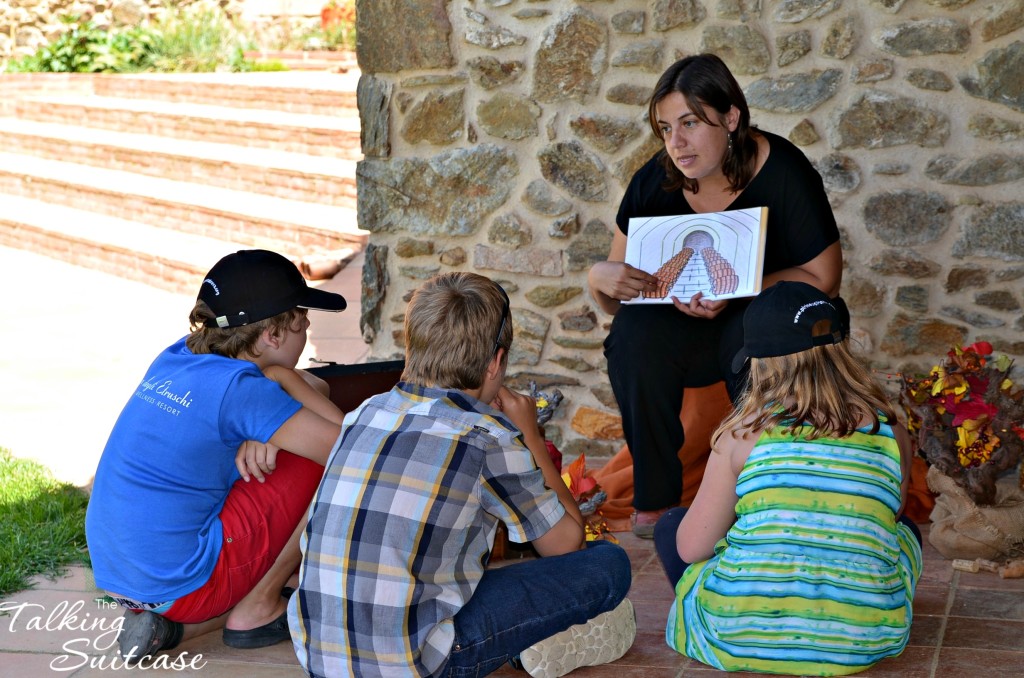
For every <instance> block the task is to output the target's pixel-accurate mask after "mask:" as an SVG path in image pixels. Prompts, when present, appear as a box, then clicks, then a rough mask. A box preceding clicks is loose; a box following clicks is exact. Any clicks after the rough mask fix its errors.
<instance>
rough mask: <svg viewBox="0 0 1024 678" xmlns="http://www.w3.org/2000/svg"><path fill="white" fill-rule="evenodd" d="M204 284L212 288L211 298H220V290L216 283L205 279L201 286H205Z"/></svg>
mask: <svg viewBox="0 0 1024 678" xmlns="http://www.w3.org/2000/svg"><path fill="white" fill-rule="evenodd" d="M206 283H210V287H212V288H213V296H215V297H219V296H220V288H219V287H217V283H215V282H213V281H212V280H210V279H209V278H207V279H206V280H204V281H203V284H204V285H205V284H206Z"/></svg>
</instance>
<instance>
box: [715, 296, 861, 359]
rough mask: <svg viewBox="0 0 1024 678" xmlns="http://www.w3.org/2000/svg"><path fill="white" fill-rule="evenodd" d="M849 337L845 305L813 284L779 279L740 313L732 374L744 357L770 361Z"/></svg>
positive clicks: (848, 323) (848, 316) (848, 317)
mask: <svg viewBox="0 0 1024 678" xmlns="http://www.w3.org/2000/svg"><path fill="white" fill-rule="evenodd" d="M849 334H850V315H849V311H848V310H847V308H846V302H844V301H843V300H842V299H841V298H839V297H836V298H835V299H831V298H829V296H828V295H827V294H825V293H824V292H822V291H821V290H819V289H818V288H817V287H814V286H813V285H808V284H807V283H803V282H795V281H788V280H783V281H781V282H777V283H775V284H774V285H772V286H771V287H769V288H768V289H766V290H764V291H763V292H761V294H759V295H757V296H756V297H755V298H754V300H753V301H752V302H750V306H748V307H747V310H746V312H745V313H744V314H743V348H742V349H740V352H739V353H737V354H736V357H735V358H733V362H732V369H733V372H739V371H740V370H741V369H743V363H744V362H746V360H747V359H748V358H773V357H776V356H783V355H790V354H792V353H800V352H801V351H806V350H808V349H812V348H814V347H815V346H827V345H829V344H838V343H839V342H841V341H842V340H843V339H845V338H846V337H847V336H848V335H849Z"/></svg>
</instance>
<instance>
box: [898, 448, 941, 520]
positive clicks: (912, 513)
mask: <svg viewBox="0 0 1024 678" xmlns="http://www.w3.org/2000/svg"><path fill="white" fill-rule="evenodd" d="M927 475H928V462H926V461H925V460H924V459H922V458H921V457H919V456H917V455H916V454H915V455H914V464H913V466H911V467H910V488H909V489H908V490H907V505H906V507H904V509H903V513H905V514H906V516H907V517H908V518H910V519H911V520H913V521H914V522H915V523H918V524H920V523H927V522H929V521H930V520H931V518H930V516H931V514H932V509H933V508H934V507H935V495H934V494H933V493H932V491H931V490H930V489H928V482H927V481H926V480H925V478H926V476H927Z"/></svg>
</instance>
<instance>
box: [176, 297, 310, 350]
mask: <svg viewBox="0 0 1024 678" xmlns="http://www.w3.org/2000/svg"><path fill="white" fill-rule="evenodd" d="M305 316H306V309H304V308H293V309H291V310H290V311H285V312H284V313H279V314H277V315H275V316H273V317H271V318H266V319H264V320H258V321H256V322H254V323H250V324H248V325H241V326H239V327H223V328H221V327H207V326H206V323H207V321H210V320H213V319H214V318H215V317H216V314H215V313H214V312H213V311H212V310H211V309H210V307H209V306H207V305H206V302H205V301H196V305H195V306H193V307H192V312H191V313H189V315H188V321H189V325H190V327H191V330H192V333H191V334H190V335H188V337H187V338H186V339H185V345H186V346H188V350H190V351H192V352H193V353H196V354H199V353H214V354H216V355H222V356H224V357H226V358H238V357H239V356H249V357H252V358H257V357H259V355H260V353H259V350H258V349H257V348H256V346H257V344H258V342H259V338H260V335H261V334H263V331H264V330H266V329H271V330H272V331H273V332H274V334H281V333H284V332H286V331H292V332H294V331H297V329H298V327H299V321H300V320H301V319H302V318H304V317H305Z"/></svg>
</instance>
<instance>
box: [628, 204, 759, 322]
mask: <svg viewBox="0 0 1024 678" xmlns="http://www.w3.org/2000/svg"><path fill="white" fill-rule="evenodd" d="M766 217H767V209H765V208H751V209H745V210H731V211H727V212H714V213H706V214H689V215H675V216H666V217H646V218H634V219H630V222H629V233H628V235H627V239H626V255H625V261H626V263H628V264H631V265H633V266H635V267H636V268H639V269H641V270H644V271H647V272H649V273H651V274H652V275H653V276H655V278H657V280H658V282H657V285H656V286H655V287H654V288H653V289H651V290H648V291H646V292H644V293H643V294H641V295H640V296H639V297H637V298H636V299H633V300H630V302H627V303H657V302H671V301H672V298H673V297H675V298H677V299H684V300H689V299H690V298H691V297H692V296H693V295H694V294H696V293H698V292H701V293H702V294H703V295H704V296H705V297H712V298H717V299H728V298H732V297H744V296H753V295H755V294H757V293H758V292H759V291H760V286H761V269H762V267H763V253H764V233H765V224H766Z"/></svg>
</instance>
